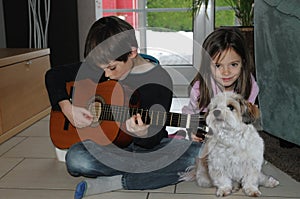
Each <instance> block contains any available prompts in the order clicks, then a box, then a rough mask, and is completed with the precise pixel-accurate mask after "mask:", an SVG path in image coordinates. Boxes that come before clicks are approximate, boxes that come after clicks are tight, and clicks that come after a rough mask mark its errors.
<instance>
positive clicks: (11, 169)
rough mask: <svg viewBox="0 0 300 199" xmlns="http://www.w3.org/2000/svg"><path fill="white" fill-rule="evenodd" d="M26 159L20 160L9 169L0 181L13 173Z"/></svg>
mask: <svg viewBox="0 0 300 199" xmlns="http://www.w3.org/2000/svg"><path fill="white" fill-rule="evenodd" d="M25 159H26V158H24V157H23V158H22V159H21V161H20V162H18V163H17V164H16V165H14V166H13V167H11V168H10V169H9V170H8V171H7V172H6V173H5V174H4V175H2V176H1V177H0V181H1V180H2V179H3V178H4V177H5V176H7V175H8V174H9V173H10V172H11V171H13V170H14V169H15V168H16V167H17V166H19V165H20V164H21V163H22V162H23V161H24V160H25Z"/></svg>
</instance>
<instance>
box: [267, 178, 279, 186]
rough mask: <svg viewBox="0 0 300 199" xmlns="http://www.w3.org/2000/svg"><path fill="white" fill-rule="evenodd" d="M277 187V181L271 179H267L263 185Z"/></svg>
mask: <svg viewBox="0 0 300 199" xmlns="http://www.w3.org/2000/svg"><path fill="white" fill-rule="evenodd" d="M277 185H279V181H278V180H276V179H275V178H273V177H269V178H268V180H267V181H266V183H265V184H264V186H265V187H276V186H277Z"/></svg>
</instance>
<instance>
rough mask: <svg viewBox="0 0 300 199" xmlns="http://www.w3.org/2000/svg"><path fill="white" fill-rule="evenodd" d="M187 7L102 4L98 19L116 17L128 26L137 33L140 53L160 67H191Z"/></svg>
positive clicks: (116, 0) (177, 3) (154, 2)
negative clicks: (155, 61) (147, 55)
mask: <svg viewBox="0 0 300 199" xmlns="http://www.w3.org/2000/svg"><path fill="white" fill-rule="evenodd" d="M190 4H191V1H183V0H164V1H162V0H131V1H130V0H112V1H102V8H103V9H102V10H101V14H100V16H108V15H117V16H119V17H121V18H123V19H125V20H126V21H127V22H129V23H130V24H131V25H132V26H133V27H135V29H136V30H137V38H138V42H139V46H140V51H141V52H142V53H146V54H149V55H152V56H154V57H156V58H157V59H159V60H160V63H161V64H162V65H164V66H170V65H172V66H176V65H191V64H192V54H193V31H192V27H193V19H192V13H191V12H190V11H189V8H190ZM100 16H99V17H100Z"/></svg>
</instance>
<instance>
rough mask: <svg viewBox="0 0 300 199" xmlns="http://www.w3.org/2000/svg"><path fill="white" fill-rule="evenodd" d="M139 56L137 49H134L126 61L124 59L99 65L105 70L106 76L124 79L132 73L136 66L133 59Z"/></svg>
mask: <svg viewBox="0 0 300 199" xmlns="http://www.w3.org/2000/svg"><path fill="white" fill-rule="evenodd" d="M136 56H137V52H136V50H133V51H132V52H131V53H130V55H129V56H128V59H127V61H126V62H123V61H111V62H110V63H109V64H106V65H99V67H100V68H102V69H103V70H104V73H105V77H108V78H109V79H114V80H123V79H125V78H126V77H127V75H128V74H129V73H130V71H131V69H132V67H133V66H134V63H133V59H134V58H135V57H136Z"/></svg>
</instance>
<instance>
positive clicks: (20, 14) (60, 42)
mask: <svg viewBox="0 0 300 199" xmlns="http://www.w3.org/2000/svg"><path fill="white" fill-rule="evenodd" d="M41 2H42V3H43V2H44V1H41ZM41 6H42V9H41V12H42V13H41V15H42V16H43V14H44V13H43V11H44V9H43V5H41ZM3 9H4V20H5V30H6V44H7V47H8V48H28V47H29V19H28V3H27V1H20V0H3ZM48 28H49V30H48V47H49V48H50V53H51V55H50V60H51V65H52V66H56V65H61V64H67V63H73V62H77V61H79V39H78V37H79V36H78V15H77V1H74V0H63V1H51V5H50V19H49V27H48Z"/></svg>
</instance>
